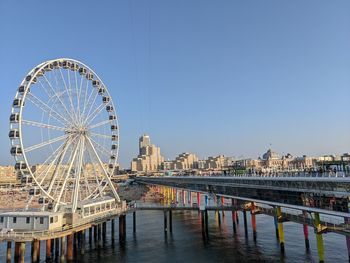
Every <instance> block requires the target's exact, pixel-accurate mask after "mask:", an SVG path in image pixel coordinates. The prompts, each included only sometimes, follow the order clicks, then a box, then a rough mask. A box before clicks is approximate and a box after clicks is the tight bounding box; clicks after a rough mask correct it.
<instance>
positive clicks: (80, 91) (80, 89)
mask: <svg viewBox="0 0 350 263" xmlns="http://www.w3.org/2000/svg"><path fill="white" fill-rule="evenodd" d="M83 79H84V78H82V77H81V78H80V88H79V94H78V98H79V99H78V101H79V103H80V101H81V96H82V86H83ZM79 113H80V114H79V116H80V118H79V122H80V124H82V116H81V114H82V111H81V110H80V107H79Z"/></svg>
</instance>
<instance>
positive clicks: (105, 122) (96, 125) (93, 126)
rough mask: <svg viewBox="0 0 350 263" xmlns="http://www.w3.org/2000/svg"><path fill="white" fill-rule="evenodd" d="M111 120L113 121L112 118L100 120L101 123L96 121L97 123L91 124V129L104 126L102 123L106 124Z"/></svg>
mask: <svg viewBox="0 0 350 263" xmlns="http://www.w3.org/2000/svg"><path fill="white" fill-rule="evenodd" d="M111 122H112V120H107V121H101V122H99V123H96V124H94V125H92V126H90V127H89V129H90V130H92V129H94V128H97V127H99V126H102V125H105V124H107V123H111Z"/></svg>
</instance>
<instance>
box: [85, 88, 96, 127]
mask: <svg viewBox="0 0 350 263" xmlns="http://www.w3.org/2000/svg"><path fill="white" fill-rule="evenodd" d="M93 92H94V90H92V91H91V93H93ZM97 95H98V93H97V92H96V94H95V97H94V100H93V101H92V103H90V101H88V107H89V106H90V107H89V110H88V112H87V113H86V114H85V116H86V117H85V122H84V123H86V121H87V120H88V119H89V118H88V116H90V113H91V110H92V109H93V106H94V105H95V102H96V99H97ZM84 112H85V111H84Z"/></svg>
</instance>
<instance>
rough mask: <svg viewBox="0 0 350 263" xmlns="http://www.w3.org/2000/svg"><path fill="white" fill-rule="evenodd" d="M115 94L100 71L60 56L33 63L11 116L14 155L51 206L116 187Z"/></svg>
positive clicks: (21, 173) (24, 178) (23, 175)
mask: <svg viewBox="0 0 350 263" xmlns="http://www.w3.org/2000/svg"><path fill="white" fill-rule="evenodd" d="M117 119H118V118H117V114H116V111H115V107H114V104H113V102H112V98H111V96H110V94H109V92H108V90H107V87H106V86H105V85H104V83H103V82H102V80H101V79H100V78H99V77H98V76H97V74H96V73H95V72H94V71H93V70H92V69H90V68H89V67H88V66H86V65H85V64H83V63H82V62H80V61H77V60H73V59H68V58H60V59H55V60H50V61H46V62H44V63H41V64H39V65H38V66H36V67H35V68H33V69H32V70H31V71H30V72H29V73H28V74H27V75H26V77H25V78H24V79H23V81H22V82H21V84H20V86H19V88H18V90H17V93H16V96H15V99H14V100H13V104H12V110H11V116H10V132H9V137H10V140H11V155H13V156H14V158H15V160H16V164H15V170H16V171H17V176H18V179H19V180H21V183H22V184H24V185H25V186H26V187H27V188H28V190H29V195H31V196H32V198H33V197H35V198H37V199H38V202H39V203H40V204H43V206H44V207H45V206H46V205H47V208H48V209H49V210H53V211H57V210H58V209H59V208H60V207H62V206H66V207H71V209H72V211H73V212H75V211H76V209H77V206H78V204H79V203H80V202H83V201H85V202H86V201H87V200H90V199H95V198H97V197H102V196H103V195H104V193H105V192H106V190H107V189H106V187H107V186H108V187H109V189H110V190H111V192H112V194H113V196H114V197H115V199H116V200H117V201H118V202H119V201H120V199H119V196H118V193H117V191H116V190H115V188H114V187H113V184H112V181H111V176H112V175H113V174H114V170H115V167H116V165H117V159H118V149H119V127H118V121H117Z"/></svg>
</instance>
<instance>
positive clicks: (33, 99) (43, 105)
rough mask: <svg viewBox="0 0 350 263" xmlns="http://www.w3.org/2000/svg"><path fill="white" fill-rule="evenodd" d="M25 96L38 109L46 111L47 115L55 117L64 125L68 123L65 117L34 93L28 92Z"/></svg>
mask: <svg viewBox="0 0 350 263" xmlns="http://www.w3.org/2000/svg"><path fill="white" fill-rule="evenodd" d="M27 98H28V100H29V101H31V102H32V103H33V104H34V105H36V106H37V107H38V108H39V109H41V110H42V111H44V112H46V113H47V114H48V115H49V116H52V117H53V118H55V119H56V120H57V121H58V122H60V123H61V124H63V125H66V124H68V123H69V121H68V120H67V119H66V118H64V117H63V116H62V115H61V114H59V113H57V112H56V111H55V110H54V109H52V108H50V106H48V105H47V104H46V103H45V102H43V101H42V100H41V99H39V98H38V97H36V96H35V95H34V94H32V93H28V96H27Z"/></svg>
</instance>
